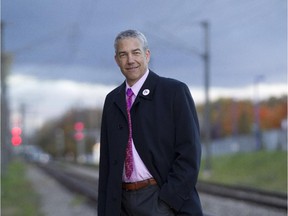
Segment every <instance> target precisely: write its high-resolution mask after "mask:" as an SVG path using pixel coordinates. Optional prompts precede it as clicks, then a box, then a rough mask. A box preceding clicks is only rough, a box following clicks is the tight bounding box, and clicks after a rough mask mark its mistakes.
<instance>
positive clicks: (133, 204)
mask: <svg viewBox="0 0 288 216" xmlns="http://www.w3.org/2000/svg"><path fill="white" fill-rule="evenodd" d="M158 195H159V187H158V185H150V186H148V187H145V188H143V189H140V190H137V191H125V190H122V206H121V216H175V215H176V214H174V212H173V210H172V209H170V208H169V206H168V205H167V204H166V203H164V202H163V201H161V200H159V196H158Z"/></svg>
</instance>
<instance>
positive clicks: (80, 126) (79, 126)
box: [74, 121, 84, 141]
mask: <svg viewBox="0 0 288 216" xmlns="http://www.w3.org/2000/svg"><path fill="white" fill-rule="evenodd" d="M74 130H75V134H74V138H75V140H77V141H81V140H83V139H84V123H83V122H80V121H78V122H76V123H75V124H74Z"/></svg>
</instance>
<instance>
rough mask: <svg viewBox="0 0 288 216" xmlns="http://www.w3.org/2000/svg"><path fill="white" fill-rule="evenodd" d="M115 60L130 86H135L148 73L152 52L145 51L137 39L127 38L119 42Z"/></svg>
mask: <svg viewBox="0 0 288 216" xmlns="http://www.w3.org/2000/svg"><path fill="white" fill-rule="evenodd" d="M115 60H116V62H117V64H118V66H119V67H120V70H121V72H122V73H123V75H124V76H125V77H126V80H127V82H128V84H129V85H130V86H133V85H134V84H135V83H136V82H137V81H138V80H139V79H140V78H141V77H142V76H143V75H144V73H145V72H146V70H147V68H148V63H149V60H150V51H149V50H146V51H144V50H143V46H142V43H141V42H140V40H139V39H137V38H125V39H122V40H120V41H119V42H118V46H117V53H116V54H115Z"/></svg>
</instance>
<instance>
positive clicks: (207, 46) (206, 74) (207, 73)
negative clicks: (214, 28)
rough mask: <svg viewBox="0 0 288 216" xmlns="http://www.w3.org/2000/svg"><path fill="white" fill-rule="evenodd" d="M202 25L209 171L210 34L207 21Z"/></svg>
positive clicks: (206, 167)
mask: <svg viewBox="0 0 288 216" xmlns="http://www.w3.org/2000/svg"><path fill="white" fill-rule="evenodd" d="M201 24H202V26H203V28H204V34H205V52H204V54H203V60H204V70H205V71H204V89H205V107H204V145H205V150H206V163H205V171H207V172H208V173H209V171H210V170H211V144H210V142H211V137H210V131H211V130H210V123H211V122H210V99H209V89H210V43H209V42H210V41H209V40H210V39H209V38H210V35H209V23H208V22H207V21H203V22H202V23H201Z"/></svg>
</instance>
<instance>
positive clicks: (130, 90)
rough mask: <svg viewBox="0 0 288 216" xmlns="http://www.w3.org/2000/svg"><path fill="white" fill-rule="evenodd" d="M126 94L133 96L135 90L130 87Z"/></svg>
mask: <svg viewBox="0 0 288 216" xmlns="http://www.w3.org/2000/svg"><path fill="white" fill-rule="evenodd" d="M126 95H127V96H128V97H131V96H132V95H133V91H132V89H131V88H128V89H127V92H126Z"/></svg>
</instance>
